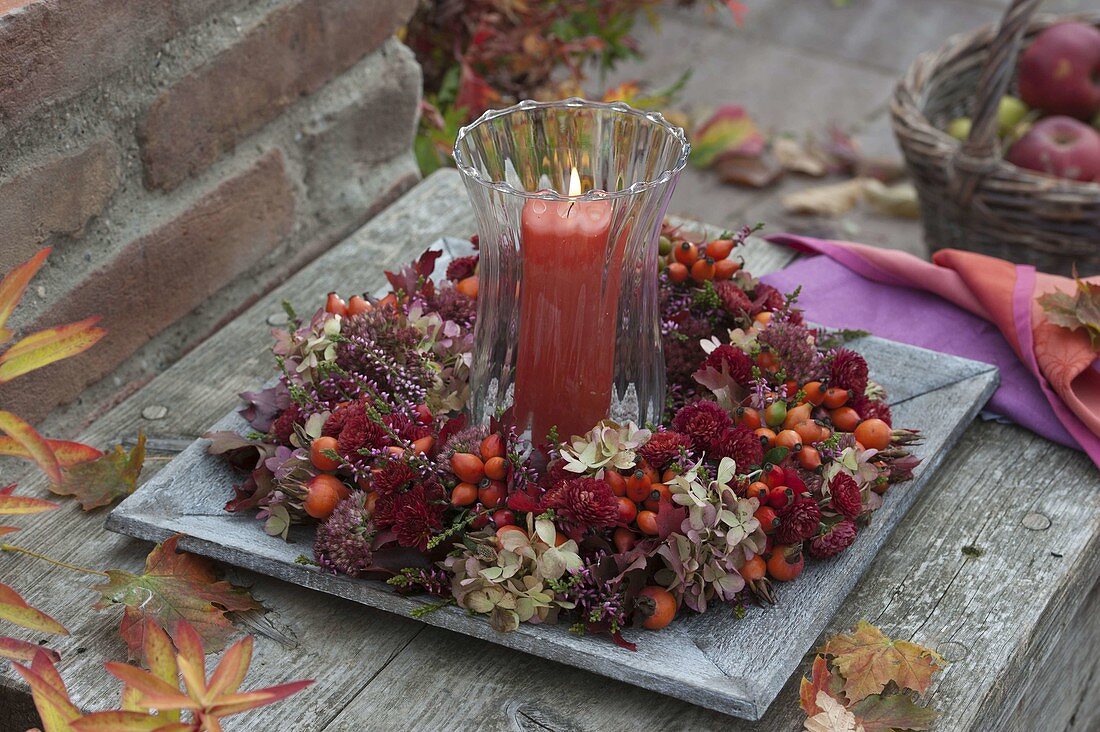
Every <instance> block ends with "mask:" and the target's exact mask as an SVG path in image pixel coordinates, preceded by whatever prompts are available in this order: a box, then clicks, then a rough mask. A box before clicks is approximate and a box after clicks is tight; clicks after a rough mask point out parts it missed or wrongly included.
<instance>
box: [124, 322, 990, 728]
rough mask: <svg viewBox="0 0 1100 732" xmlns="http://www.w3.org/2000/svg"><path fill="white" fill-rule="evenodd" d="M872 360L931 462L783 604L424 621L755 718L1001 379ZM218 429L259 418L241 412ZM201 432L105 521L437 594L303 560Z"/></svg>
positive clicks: (365, 592)
mask: <svg viewBox="0 0 1100 732" xmlns="http://www.w3.org/2000/svg"><path fill="white" fill-rule="evenodd" d="M852 347H853V348H854V349H856V350H858V351H860V352H861V353H863V354H864V355H865V356H866V357H867V360H868V362H869V363H870V364H871V376H872V378H873V379H875V380H876V381H878V382H879V383H881V384H882V385H883V386H884V387H885V388H886V390H887V393H888V394H889V396H890V404H891V408H892V410H893V413H894V419H895V423H896V424H898V425H899V426H905V427H910V428H916V429H920V430H921V431H922V432H923V433H924V437H925V442H924V443H923V444H921V445H919V446H917V448H916V451H915V452H916V454H917V455H918V456H920V457H921V458H922V463H921V465H920V467H919V468H918V469H917V471H916V475H915V478H914V480H912V481H910V482H908V483H902V484H899V485H896V486H894V487H892V488H891V489H890V491H889V492H888V493H887V494H886V502H885V505H884V506H883V507H882V508H881V509H880V510H878V511H877V512H875V514H874V516H873V518H872V523H871V525H870V526H869V527H868V528H865V529H864V530H862V531H861V532H860V533H859V536H858V537H857V539H856V542H855V544H854V545H853V546H852V547H851V548H850V549H849V550H848V551H847V552H845V553H843V554H842V555H840V556H838V557H836V558H834V559H831V560H827V561H816V562H810V563H808V564H807V566H806V570H805V572H803V574H802V576H801V577H799V579H798V580H797V581H796V582H794V583H791V584H790V585H781V586H780V587H779V588H778V591H777V594H778V596H779V603H778V604H777V605H775V606H773V607H767V608H755V607H752V608H750V609H749V612H748V615H747V616H746V617H745V618H744V619H743V620H737V619H736V618H735V617H734V616H733V614H732V613H731V612H729V611H726V610H724V609H721V608H715V609H713V610H711V611H710V612H707V613H705V614H704V615H694V616H689V617H683V618H680V619H677V620H676V621H675V622H673V624H672V625H670V626H669V627H668V628H666V629H664V630H662V631H659V632H647V631H641V630H638V631H628V633H627V635H628V637H630V638H631V639H632V640H635V641H636V642H637V644H638V650H637V651H636V652H630V651H627V650H625V649H623V648H620V647H618V646H616V645H614V644H613V643H611V642H610V641H608V640H606V639H604V638H595V637H582V636H577V635H574V634H572V633H570V632H569V631H568V630H567V629H566V628H565V627H564V626H538V625H529V624H524V625H522V626H521V627H520V629H519V630H518V631H516V632H513V633H497V632H496V631H494V630H493V629H491V628H490V627H489V624H488V622H487V621H486V620H485V619H484V618H482V617H475V616H471V615H468V614H467V613H466V612H465V611H463V610H460V609H458V608H455V607H449V608H445V609H443V610H440V611H437V612H433V613H429V614H428V615H427V616H425V617H424V618H423V622H425V623H429V624H431V625H436V626H439V627H442V628H447V629H449V630H453V631H456V632H459V633H465V634H466V635H471V636H475V637H477V638H481V639H483V640H487V641H490V642H493V643H499V644H501V645H504V646H508V647H510V648H515V649H518V650H520V651H523V652H525V653H531V654H534V655H537V656H541V657H543V658H548V659H552V660H554V661H558V662H560V663H565V664H569V665H571V666H576V667H578V668H582V669H586V670H588V671H591V672H594V673H597V674H602V675H604V676H608V677H611V678H614V679H618V680H620V681H625V682H627V683H630V684H634V685H637V686H641V687H644V688H647V689H651V690H654V691H658V692H661V693H664V694H668V695H670V696H674V697H677V698H679V699H684V700H686V701H689V702H692V703H694V704H698V705H700V706H704V707H708V708H711V709H715V710H718V711H721V712H725V713H728V714H731V715H734V716H737V717H743V718H746V719H759V718H760V717H761V716H762V715H763V714H764V712H765V711H766V710H767V708H768V706H769V705H770V704H771V702H772V701H773V700H774V699H775V697H776V696H777V695H778V694H779V692H780V690H781V689H782V688H783V685H784V683H786V681H787V679H788V678H790V676H791V674H792V673H793V672H794V671H795V670H796V669H797V668H798V666H799V665H800V663H801V661H802V659H803V656H804V654H805V653H806V651H807V650H809V649H810V647H811V646H812V644H813V643H814V641H815V640H816V639H817V637H818V636H819V635H820V633H821V631H822V630H823V629H824V628H825V626H826V624H827V623H828V622H829V620H830V619H831V618H832V616H833V614H834V613H835V612H836V610H837V608H838V607H839V606H840V604H841V602H842V601H843V600H844V598H845V596H847V594H848V593H849V592H850V591H851V590H852V588H853V586H854V585H855V584H856V582H857V581H858V580H859V578H860V577H861V576H862V574H863V573H864V571H865V570H866V568H867V566H868V565H869V564H870V562H871V561H872V559H873V558H874V556H875V553H876V552H877V551H878V550H879V548H880V547H881V546H882V545H883V543H884V542H885V541H886V539H887V537H888V536H889V535H890V533H891V532H892V531H893V529H894V528H895V527H896V526H897V525H898V523H899V522H900V521H901V519H902V517H903V516H904V515H905V513H906V511H908V510H909V508H910V506H912V505H913V503H914V502H915V501H916V499H917V496H918V494H919V493H920V491H921V490H922V489H923V487H924V486H925V484H926V483H927V482H928V480H929V478H930V477H931V476H932V474H933V473H934V472H935V471H936V469H937V468H938V467H939V466H940V464H941V462H942V461H943V459H944V457H945V456H946V454H947V451H948V450H949V449H950V448H951V446H952V445H953V444H954V442H955V441H956V440H957V439H958V437H959V436H960V435H961V434H962V432H963V430H964V429H965V427H966V425H967V424H968V423H969V422H970V421H971V420H972V419H973V418H974V417H975V415H976V414H977V413H978V411H979V410H980V409H981V407H982V406H983V405H984V404H985V402H986V400H987V399H988V398H989V396H990V395H991V394H992V392H993V390H994V389H995V388H996V385H997V381H998V377H997V371H996V369H995V367H993V366H990V365H988V364H984V363H980V362H977V361H970V360H967V359H962V358H957V357H954V356H948V355H944V354H940V353H935V352H932V351H927V350H924V349H920V348H915V347H912V346H907V345H902V344H898V343H894V342H891V341H886V340H882V339H878V338H864V339H861V340H859V341H856V342H854V343H853V344H852ZM212 429H216V430H237V431H239V432H241V433H242V434H243V433H245V432H247V431H248V429H249V427H248V425H247V424H246V423H245V421H244V420H243V419H242V418H241V417H240V416H239V415H238V414H237V413H236V412H233V413H231V414H229V415H227V416H226V417H225V418H224V419H222V420H221V421H220V422H219V423H218V424H216V425H214V426H213V427H212ZM207 444H208V442H207V441H206V440H196V441H195V442H194V443H193V444H191V445H190V446H189V447H187V448H186V449H185V450H184V451H183V452H182V453H180V455H179V456H177V457H176V458H175V459H174V460H172V462H171V463H170V464H169V465H168V466H167V467H165V468H164V469H163V470H162V471H161V472H160V473H158V474H157V475H156V476H155V477H154V478H153V479H151V480H150V481H149V482H147V483H146V484H145V485H144V486H142V487H141V488H140V489H139V490H138V491H137V492H135V493H134V494H133V495H132V496H130V497H129V498H127V499H126V500H125V501H124V502H123V503H122V504H120V505H119V506H118V507H117V508H116V509H115V510H114V511H113V512H112V513H111V514H110V516H109V517H108V519H107V528H109V529H110V530H112V531H116V532H119V533H123V534H127V535H130V536H134V537H137V538H141V539H147V540H153V541H161V540H164V539H166V538H167V537H169V536H172V535H173V534H183V535H184V539H182V540H181V544H180V545H181V547H183V548H185V549H187V550H188V551H191V552H195V553H197V554H203V555H206V556H209V557H212V558H214V559H217V560H219V561H223V562H227V563H229V564H233V565H237V566H240V567H245V568H247V569H250V570H252V571H255V572H259V573H261V574H265V575H270V576H272V577H277V578H280V579H283V580H286V581H287V582H293V583H295V584H297V585H301V586H303V587H308V588H311V589H314V590H319V591H322V592H327V593H330V594H332V595H337V596H339V597H343V598H347V599H349V600H353V601H355V602H359V603H362V604H364V605H368V606H370V607H375V608H380V609H382V610H386V611H389V612H394V613H401V614H403V615H408V613H409V612H410V611H411V610H413V609H414V608H416V607H418V606H420V605H422V604H424V603H426V602H429V601H430V598H422V597H402V596H399V595H397V594H395V593H393V592H392V591H390V589H389V588H388V587H387V586H386V585H385V584H384V583H382V582H377V581H370V580H356V579H352V578H349V577H345V576H334V575H330V574H326V573H325V572H322V571H321V570H320V569H318V568H317V567H316V566H311V565H303V564H299V563H297V562H296V561H295V560H296V559H297V558H298V557H299V556H300V555H303V554H304V555H306V556H311V547H312V536H313V530H312V529H310V528H307V527H302V526H297V527H294V528H293V529H292V531H291V533H290V542H284V541H283V540H282V539H280V538H277V537H271V536H268V535H266V534H265V533H264V532H263V530H262V527H261V524H260V522H259V521H257V520H256V519H255V518H254V517H253V516H252V515H251V512H250V513H249V514H248V515H238V514H229V513H226V512H225V510H224V508H223V507H224V505H225V502H226V501H227V500H228V498H229V497H231V496H232V493H233V485H234V484H238V483H240V481H241V476H240V474H238V473H235V472H234V471H233V470H232V469H231V468H230V467H229V466H228V465H227V464H226V463H225V462H224V461H223V460H221V459H220V458H218V457H215V456H211V455H208V454H207V452H206V447H207Z"/></svg>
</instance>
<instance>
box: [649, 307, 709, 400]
mask: <svg viewBox="0 0 1100 732" xmlns="http://www.w3.org/2000/svg"><path fill="white" fill-rule="evenodd" d="M712 333H713V328H711V326H710V323H708V322H707V321H705V320H702V319H700V318H692V317H690V316H689V317H687V318H685V319H684V320H683V321H681V322H680V323H678V325H677V327H676V329H675V330H673V331H670V332H669V333H666V334H665V335H664V336H663V338H662V341H661V343H662V347H663V349H664V352H665V374H666V379H667V381H668V385H669V386H670V387H672V386H679V387H682V388H684V389H686V390H688V392H689V393H693V392H694V390H695V386H696V384H695V379H694V378H693V377H692V374H694V373H695V371H696V370H697V369H698V368H699V356H700V354H701V350H700V349H699V341H701V340H702V339H704V338H710V336H711V335H712Z"/></svg>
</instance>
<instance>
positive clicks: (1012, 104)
mask: <svg viewBox="0 0 1100 732" xmlns="http://www.w3.org/2000/svg"><path fill="white" fill-rule="evenodd" d="M1030 111H1031V108H1030V107H1028V106H1027V105H1026V104H1024V103H1023V102H1022V101H1020V100H1019V99H1017V98H1016V97H1014V96H1012V95H1011V94H1005V95H1004V96H1003V97H1001V102H1000V104H998V105H997V130H998V132H999V133H1000V135H1001V136H1004V135H1008V134H1009V133H1011V132H1013V131H1014V130H1015V129H1016V127H1017V125H1019V124H1020V123H1021V122H1023V121H1024V118H1025V117H1027V115H1028V113H1029V112H1030Z"/></svg>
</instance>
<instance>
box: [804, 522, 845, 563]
mask: <svg viewBox="0 0 1100 732" xmlns="http://www.w3.org/2000/svg"><path fill="white" fill-rule="evenodd" d="M855 540H856V522H855V521H852V520H851V519H844V520H843V521H841V522H839V523H836V524H833V525H832V526H830V527H829V529H828V530H827V531H826V532H825V533H823V534H821V535H820V536H818V537H816V538H814V540H813V541H811V542H810V556H812V557H816V558H818V559H827V558H828V557H835V556H836V555H837V554H840V553H841V552H842V551H844V550H845V549H847V548H848V547H850V546H851V545H852V542H853V541H855Z"/></svg>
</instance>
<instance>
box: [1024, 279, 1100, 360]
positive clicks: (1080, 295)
mask: <svg viewBox="0 0 1100 732" xmlns="http://www.w3.org/2000/svg"><path fill="white" fill-rule="evenodd" d="M1073 279H1074V281H1075V282H1076V283H1077V291H1076V292H1075V293H1074V294H1072V295H1070V294H1069V293H1066V292H1048V293H1047V294H1045V295H1043V296H1042V297H1040V298H1039V306H1040V307H1042V308H1043V312H1044V313H1045V314H1046V316H1047V320H1049V321H1050V322H1051V323H1054V324H1055V325H1057V326H1060V327H1062V328H1068V329H1070V330H1078V329H1084V331H1085V332H1086V333H1087V334H1088V336H1089V342H1090V343H1091V345H1092V347H1093V349H1096V348H1097V347H1098V344H1100V285H1094V284H1090V283H1088V282H1086V281H1085V280H1083V279H1081V278H1080V277H1078V276H1077V272H1076V271H1075V272H1074V273H1073Z"/></svg>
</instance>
